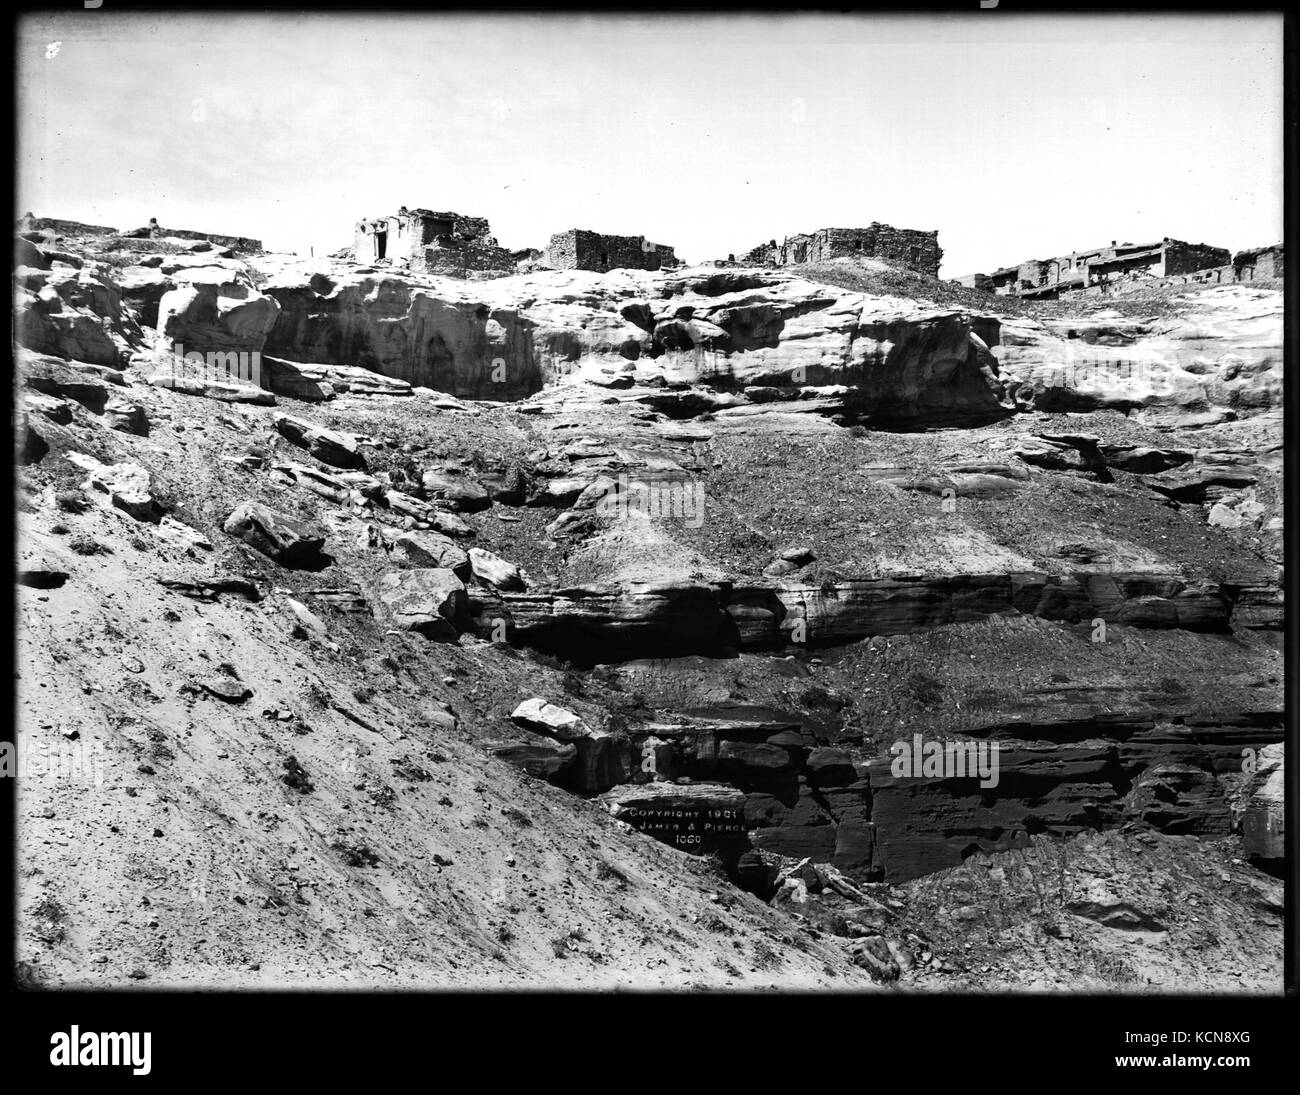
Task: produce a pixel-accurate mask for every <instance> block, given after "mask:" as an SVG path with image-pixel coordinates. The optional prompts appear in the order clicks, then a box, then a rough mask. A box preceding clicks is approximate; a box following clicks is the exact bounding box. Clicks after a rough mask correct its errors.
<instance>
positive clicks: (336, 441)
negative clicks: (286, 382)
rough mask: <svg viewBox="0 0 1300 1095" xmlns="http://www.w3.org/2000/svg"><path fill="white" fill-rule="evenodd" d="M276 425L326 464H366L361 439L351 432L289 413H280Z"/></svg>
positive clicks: (277, 428) (347, 466) (359, 465)
mask: <svg viewBox="0 0 1300 1095" xmlns="http://www.w3.org/2000/svg"><path fill="white" fill-rule="evenodd" d="M273 424H274V426H275V428H276V430H277V431H278V432H279V434H280V436H281V437H284V438H285V439H286V440H288V441H289V442H290V443H291V444H294V445H297V446H298V447H299V448H303V449H306V450H307V451H308V452H309V453H311V455H312V456H314V457H316V459H317V460H319V461H321V463H323V464H332V465H333V466H334V467H336V468H364V467H365V461H364V459H363V458H362V456H361V452H360V450H359V448H358V446H357V439H356V437H354V436H353V435H351V434H344V433H340V432H338V431H337V430H328V429H326V428H325V427H323V426H317V425H315V424H314V423H312V422H306V421H304V420H303V419H301V418H294V417H293V416H292V415H287V414H279V415H276V416H275V419H274V423H273Z"/></svg>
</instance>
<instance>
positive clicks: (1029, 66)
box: [16, 9, 1282, 276]
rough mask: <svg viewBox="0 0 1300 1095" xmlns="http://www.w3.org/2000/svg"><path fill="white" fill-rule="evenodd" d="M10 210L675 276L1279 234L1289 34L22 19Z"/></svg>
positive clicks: (1174, 20)
mask: <svg viewBox="0 0 1300 1095" xmlns="http://www.w3.org/2000/svg"><path fill="white" fill-rule="evenodd" d="M18 87H19V115H18V116H19V165H18V204H19V209H18V210H17V211H16V213H21V212H24V211H27V210H30V211H32V212H33V213H35V214H36V215H38V216H58V217H67V218H71V219H74V220H82V221H89V222H91V223H96V224H108V225H113V226H115V227H119V228H130V227H136V226H139V225H142V224H144V223H146V222H147V221H148V219H149V218H150V217H151V216H154V217H157V218H158V220H159V221H160V222H161V223H162V224H163V225H164V226H170V227H175V228H191V229H199V230H207V231H213V232H225V233H230V234H238V235H250V236H257V237H260V238H261V239H263V240H264V242H265V243H266V245H267V247H269V248H272V249H275V250H300V251H302V252H303V253H306V251H307V249H308V247H311V246H314V247H315V248H316V251H317V254H320V253H321V252H322V251H323V250H324V251H332V250H335V249H337V248H339V247H340V246H343V245H345V244H347V243H349V242H350V240H351V235H352V225H353V223H354V222H355V221H356V220H357V219H358V218H359V217H361V216H378V215H380V214H382V213H386V212H391V211H395V210H396V209H397V208H398V206H401V205H408V206H411V207H416V206H422V207H426V208H432V209H436V210H454V211H457V212H460V213H466V214H470V215H475V216H484V217H487V218H488V219H489V220H490V221H491V223H492V229H493V233H494V234H495V235H496V237H497V238H498V240H499V241H500V242H501V243H502V244H503V245H504V246H506V247H510V248H520V247H525V246H545V243H546V240H547V239H548V237H549V236H550V235H551V233H553V232H558V231H562V230H564V229H567V228H573V227H580V228H592V229H595V230H597V231H603V232H609V233H617V234H622V235H638V234H644V235H646V236H649V237H650V238H651V239H652V240H655V241H658V242H664V243H670V244H673V245H674V246H675V247H676V248H677V253H678V255H679V256H681V257H683V258H685V259H687V260H688V261H699V260H705V259H710V258H719V257H725V256H726V255H727V253H728V252H739V251H743V250H746V249H748V248H749V247H752V246H754V245H755V244H757V243H759V242H760V241H762V240H765V239H770V238H772V237H777V238H778V239H779V238H780V237H782V236H784V235H793V234H794V233H796V232H807V231H811V230H813V229H815V228H822V227H857V226H862V225H867V224H869V223H870V222H871V221H873V220H878V221H884V222H886V223H889V224H893V225H895V226H897V227H901V228H921V229H934V228H937V229H938V230H939V242H940V244H941V246H942V247H943V248H944V251H945V257H944V263H943V269H942V273H943V274H944V275H945V276H956V275H958V274H962V273H967V272H971V271H975V270H990V269H992V268H994V267H997V266H1000V265H1005V264H1009V263H1012V262H1018V261H1020V260H1022V259H1025V258H1029V257H1031V256H1046V255H1051V254H1056V253H1059V252H1065V251H1070V250H1076V249H1082V248H1085V247H1091V246H1095V245H1097V244H1100V243H1109V241H1110V240H1112V239H1118V240H1120V241H1125V240H1132V241H1140V240H1143V239H1147V238H1159V237H1162V236H1173V237H1175V238H1179V239H1186V240H1190V241H1192V242H1201V241H1205V242H1208V243H1213V244H1217V245H1220V246H1224V247H1228V248H1231V249H1233V250H1234V251H1235V250H1238V249H1240V248H1244V247H1248V246H1254V245H1259V244H1266V243H1273V242H1276V241H1278V240H1280V239H1281V237H1282V22H1281V18H1280V16H1256V15H1241V16H1216V17H1210V16H1198V15H1178V16H1172V15H1164V16H1144V15H1135V16H1105V17H1102V16H1079V17H1072V18H1060V17H1031V16H1022V17H1011V16H1007V15H1004V14H1001V13H999V12H997V11H991V12H985V13H972V14H971V15H969V16H950V17H942V16H937V17H936V16H926V17H920V16H918V17H907V18H904V17H889V18H886V17H882V16H854V17H843V16H832V15H814V16H799V17H777V16H771V17H766V16H761V15H753V16H727V17H708V18H684V17H679V16H675V15H660V16H649V15H647V16H636V17H623V18H614V17H608V16H597V15H583V14H565V15H563V16H536V17H534V16H508V17H506V16H494V17H470V16H459V15H458V16H413V15H412V16H387V15H385V16H374V17H361V16H345V15H336V14H320V13H315V14H313V13H308V12H304V13H301V14H293V15H286V16H269V15H268V16H252V15H249V16H245V15H232V14H230V13H221V14H218V15H169V14H160V15H157V16H126V15H116V16H115V15H113V14H112V13H111V11H109V10H107V9H99V10H94V11H72V12H68V13H66V14H58V15H42V16H34V17H30V18H28V19H27V20H26V21H24V23H23V24H21V26H20V44H19V84H18Z"/></svg>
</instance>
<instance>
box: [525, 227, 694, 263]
mask: <svg viewBox="0 0 1300 1095" xmlns="http://www.w3.org/2000/svg"><path fill="white" fill-rule="evenodd" d="M665 259H669V260H671V263H672V264H673V265H676V263H677V258H676V256H675V255H674V254H673V249H672V248H671V247H670V246H668V245H667V244H654V243H650V244H648V243H647V241H646V238H645V237H644V236H607V235H603V234H602V233H600V232H591V231H588V230H586V229H582V228H573V229H570V230H569V231H568V232H557V233H556V234H555V235H554V236H552V237H551V242H550V244H549V245H548V246H547V248H546V264H547V265H548V266H551V267H554V268H555V269H556V270H596V271H605V270H616V269H618V268H620V267H622V268H626V269H631V270H658V269H659V268H660V267H661V266H663V265H665V264H666V263H665Z"/></svg>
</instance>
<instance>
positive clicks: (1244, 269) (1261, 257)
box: [1232, 243, 1284, 281]
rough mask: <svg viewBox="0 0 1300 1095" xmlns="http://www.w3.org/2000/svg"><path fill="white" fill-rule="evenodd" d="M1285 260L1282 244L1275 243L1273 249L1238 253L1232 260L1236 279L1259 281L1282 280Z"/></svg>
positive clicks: (1259, 248)
mask: <svg viewBox="0 0 1300 1095" xmlns="http://www.w3.org/2000/svg"><path fill="white" fill-rule="evenodd" d="M1283 259H1284V256H1283V253H1282V245H1281V244H1280V243H1275V244H1273V245H1272V246H1271V247H1253V248H1251V249H1250V250H1249V251H1238V252H1237V254H1236V255H1235V256H1233V259H1232V269H1233V275H1234V279H1235V280H1236V281H1257V280H1259V279H1260V278H1280V277H1282V270H1283Z"/></svg>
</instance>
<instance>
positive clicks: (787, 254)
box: [744, 221, 943, 277]
mask: <svg viewBox="0 0 1300 1095" xmlns="http://www.w3.org/2000/svg"><path fill="white" fill-rule="evenodd" d="M842 258H870V259H879V260H880V261H882V262H887V263H889V264H890V265H891V266H899V267H902V268H903V269H906V270H915V271H917V272H918V273H922V274H929V275H930V276H931V277H938V276H939V263H940V260H941V259H942V258H943V249H942V248H941V247H940V246H939V233H938V232H937V231H934V232H921V231H917V230H915V229H911V228H895V227H893V226H892V225H889V224H881V223H880V222H879V221H873V222H872V223H871V225H870V226H868V227H866V228H819V229H818V230H817V231H816V232H809V233H806V234H800V235H796V236H788V237H786V239H785V240H784V241H783V242H782V243H781V244H777V243H776V242H775V241H772V242H771V243H765V244H760V245H759V246H758V247H755V248H753V249H752V250H751V251H749V252H747V253H746V254H745V255H744V259H745V260H747V261H749V262H754V263H758V264H762V265H769V264H771V265H775V266H799V265H802V264H803V263H814V262H829V261H831V260H832V259H842Z"/></svg>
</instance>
